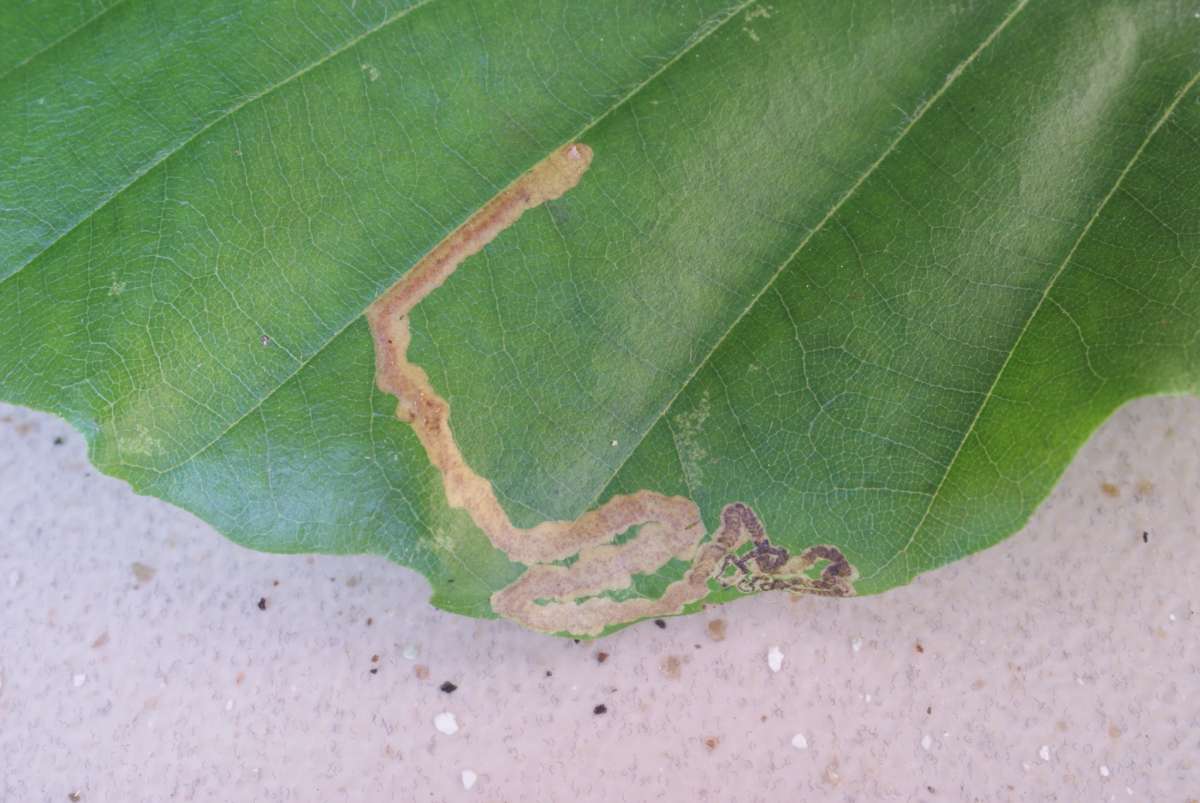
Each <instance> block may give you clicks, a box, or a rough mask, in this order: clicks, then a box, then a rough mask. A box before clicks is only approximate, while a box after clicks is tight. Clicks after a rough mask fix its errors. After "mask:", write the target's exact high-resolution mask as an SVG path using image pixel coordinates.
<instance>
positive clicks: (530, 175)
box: [367, 143, 857, 635]
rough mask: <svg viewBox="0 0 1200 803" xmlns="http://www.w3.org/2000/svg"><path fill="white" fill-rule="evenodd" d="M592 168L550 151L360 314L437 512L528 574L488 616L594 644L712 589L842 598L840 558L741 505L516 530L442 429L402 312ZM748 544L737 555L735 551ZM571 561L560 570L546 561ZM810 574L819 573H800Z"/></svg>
mask: <svg viewBox="0 0 1200 803" xmlns="http://www.w3.org/2000/svg"><path fill="white" fill-rule="evenodd" d="M591 160H592V150H591V148H589V147H588V146H587V145H584V144H582V143H572V144H569V145H566V146H564V147H562V148H560V149H558V150H557V151H555V152H554V153H552V154H550V155H549V156H548V157H547V158H546V159H545V160H543V161H542V162H540V163H539V164H538V165H536V166H535V167H534V168H532V169H531V170H530V171H529V172H527V173H526V174H525V175H523V176H522V177H521V178H519V179H518V180H517V181H515V182H514V183H513V184H511V185H510V186H509V187H507V188H506V189H505V190H503V191H502V192H500V193H499V194H498V195H497V196H496V197H494V198H493V199H492V200H491V201H490V202H489V203H487V204H486V205H485V206H484V207H483V208H481V209H480V210H479V211H478V212H476V213H475V214H474V215H472V216H471V218H470V219H469V220H467V221H466V222H465V223H464V224H463V225H462V226H460V227H459V228H458V229H456V230H455V231H454V232H453V233H451V234H450V235H449V236H447V237H446V238H445V239H444V240H443V241H442V242H441V243H439V244H438V245H437V246H436V247H435V248H434V249H433V250H432V251H430V252H429V254H428V255H426V256H425V257H424V258H423V259H422V260H421V261H420V262H418V263H417V264H416V265H415V266H414V267H413V268H412V270H410V271H409V272H408V273H407V274H406V275H405V276H404V277H403V278H402V279H400V280H399V281H398V282H396V284H394V285H393V286H392V287H391V288H390V289H389V290H388V291H387V292H386V293H385V294H384V295H383V296H382V297H381V298H379V299H378V300H377V301H376V302H375V303H374V304H372V305H371V307H370V308H368V310H367V320H368V323H369V324H370V328H371V334H372V337H373V339H374V342H375V361H376V382H377V384H378V386H379V388H380V389H381V390H383V391H384V392H386V393H389V394H391V395H393V396H395V397H396V398H397V400H398V404H397V407H396V416H397V418H399V419H400V420H401V421H404V422H406V423H408V424H409V425H410V426H411V427H412V428H413V431H414V432H415V433H416V435H417V438H418V439H419V440H420V442H421V444H422V446H423V447H424V449H425V451H426V453H427V454H428V456H429V460H430V462H431V463H432V465H433V466H434V467H435V468H436V469H437V471H438V472H439V474H440V475H441V478H442V482H443V487H444V490H445V493H446V500H447V502H448V504H449V505H450V506H451V507H452V508H457V509H460V510H464V511H466V512H467V514H468V515H470V517H471V520H472V521H473V522H474V523H475V525H476V526H477V527H479V528H480V529H481V530H482V531H483V532H484V533H485V534H486V535H487V537H488V538H489V540H490V541H491V543H492V544H493V545H494V546H495V547H496V548H497V549H499V550H501V551H502V552H504V553H505V554H506V555H507V556H508V557H509V558H510V559H511V560H514V561H517V562H519V563H522V564H525V565H526V566H527V567H528V568H527V569H526V571H525V572H524V573H523V574H522V575H521V576H520V577H518V578H517V579H516V580H515V581H513V582H512V583H511V584H509V585H508V586H506V587H505V588H502V589H500V590H499V591H497V592H495V593H494V594H493V595H492V598H491V603H492V607H493V609H494V610H495V611H496V613H498V614H500V615H501V616H505V617H508V618H510V619H513V620H515V621H517V622H519V623H521V624H523V625H525V626H527V627H529V628H532V629H535V630H540V631H545V632H569V633H573V634H579V635H598V634H600V633H602V632H603V631H604V629H605V628H607V627H610V626H612V625H617V624H621V623H625V622H631V621H635V620H638V619H644V618H649V617H655V616H664V615H669V614H675V613H680V612H681V611H682V610H683V609H684V607H685V606H687V605H688V604H691V603H695V602H698V601H699V600H702V599H703V598H705V597H706V596H708V594H709V593H710V592H711V591H713V590H714V588H719V587H736V588H738V589H739V590H742V591H753V590H765V589H786V590H789V591H793V592H806V593H817V594H825V595H831V596H846V595H850V594H853V593H854V588H853V585H852V581H853V579H854V578H855V577H856V576H857V572H856V571H855V570H854V568H853V567H852V566H851V565H850V564H849V563H848V562H847V561H846V559H845V557H844V556H843V555H842V553H841V552H840V551H839V550H837V549H836V548H835V547H831V546H816V547H810V548H809V549H808V550H806V551H805V552H804V553H802V554H800V555H797V556H789V554H788V552H787V550H785V549H783V548H781V547H777V546H773V545H772V544H771V543H770V541H769V539H768V538H767V536H766V533H765V531H764V528H763V525H762V523H761V521H759V519H758V516H757V515H756V514H755V513H754V511H752V510H751V509H750V508H749V506H747V505H745V504H744V503H742V502H734V503H732V504H729V505H727V506H726V507H725V508H724V510H723V511H722V513H721V524H720V527H719V528H718V529H717V531H716V532H715V533H713V535H712V537H711V538H708V539H707V540H706V536H707V532H706V530H705V527H704V523H703V520H702V519H701V515H700V509H699V507H698V506H697V505H696V503H695V502H693V501H692V500H690V499H686V498H684V497H680V496H665V495H663V494H659V493H656V492H653V491H648V490H643V491H639V492H637V493H634V494H627V495H623V496H616V497H613V498H612V499H610V500H609V501H607V502H606V503H605V504H603V505H601V506H600V507H598V508H596V509H595V510H590V511H587V512H585V513H584V514H582V515H581V516H580V517H579V518H577V519H575V520H574V521H546V522H542V523H541V524H538V525H536V526H534V527H530V528H520V527H516V526H514V525H513V523H512V521H511V520H510V519H509V517H508V515H507V514H506V513H505V511H504V509H503V507H502V506H501V505H500V503H499V501H498V499H497V498H496V494H495V491H494V490H493V488H492V484H491V482H490V481H489V480H487V479H486V478H485V477H482V476H480V475H479V474H478V473H476V472H475V471H474V470H473V469H472V468H471V467H470V466H469V465H468V464H467V462H466V460H465V459H464V457H463V455H462V452H461V451H460V450H459V448H458V444H457V443H456V442H455V439H454V434H453V432H452V430H451V427H450V407H449V404H448V403H447V401H446V400H445V399H443V398H442V397H441V396H440V395H438V393H437V391H436V390H434V388H433V386H432V384H431V383H430V381H429V377H428V375H427V374H426V373H425V371H424V369H422V368H421V367H420V366H418V365H415V364H413V363H411V362H409V361H408V357H407V353H408V346H409V343H410V339H411V335H410V332H409V319H408V315H409V313H410V312H411V311H412V310H413V308H414V307H415V306H416V305H417V304H419V303H420V302H421V300H422V299H424V298H425V297H426V296H428V295H429V294H430V293H432V292H433V291H434V290H436V289H437V288H438V287H440V286H441V285H442V284H443V283H444V282H445V281H446V279H447V278H448V277H449V276H450V275H451V274H452V273H453V272H454V271H455V270H456V269H457V268H458V266H459V265H461V264H462V262H463V261H464V260H465V259H467V258H468V257H470V256H472V255H473V254H476V253H478V252H479V251H481V250H482V249H483V248H484V247H485V246H486V245H487V244H488V243H490V242H491V241H492V240H493V239H495V237H496V236H497V235H499V234H500V232H502V231H504V230H505V229H506V228H508V227H509V226H511V225H512V224H513V223H515V222H516V221H517V219H518V218H520V217H521V215H522V214H524V212H526V211H527V210H529V209H533V208H534V207H537V206H539V205H540V204H542V203H544V202H546V201H549V200H553V199H555V198H558V197H560V196H562V195H563V194H564V193H565V192H567V191H568V190H570V189H571V188H572V187H574V186H575V185H576V184H577V183H578V182H579V180H580V179H581V178H582V177H583V174H584V173H585V172H586V171H587V169H588V166H589V165H590V164H591ZM631 528H638V531H637V535H636V537H634V538H631V539H629V540H626V541H624V542H623V543H620V544H617V543H614V541H615V540H616V539H617V537H618V536H620V535H621V534H623V533H625V532H627V531H628V530H630V529H631ZM747 545H748V551H744V552H743V554H740V555H739V554H737V553H738V550H739V549H741V548H742V547H744V546H747ZM572 557H574V558H575V560H574V561H573V562H572V563H571V564H570V565H569V566H566V565H560V564H558V563H556V561H563V560H565V559H567V558H572ZM672 559H678V560H682V561H686V562H688V563H690V568H689V569H688V571H687V572H686V574H685V575H684V576H683V577H682V578H681V579H679V580H677V581H675V582H673V583H671V584H670V585H669V586H668V587H667V589H666V590H665V591H664V592H663V594H662V596H661V597H658V598H657V599H648V598H635V599H627V600H616V599H612V598H610V597H608V596H604V595H605V594H606V593H607V592H611V591H615V590H619V589H623V588H627V587H628V586H629V585H630V583H631V582H632V578H633V576H634V575H636V574H648V573H652V572H654V571H655V570H657V569H659V568H661V567H662V566H664V565H665V564H666V563H668V562H669V561H670V560H672ZM819 564H823V565H819ZM817 568H819V569H820V573H819V575H817V576H816V577H813V576H810V575H811V573H812V572H813V571H814V570H815V569H817ZM713 584H716V585H715V586H714V585H713Z"/></svg>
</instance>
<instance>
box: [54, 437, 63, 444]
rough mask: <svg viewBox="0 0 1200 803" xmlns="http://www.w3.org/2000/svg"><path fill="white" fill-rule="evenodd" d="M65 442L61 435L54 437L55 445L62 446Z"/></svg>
mask: <svg viewBox="0 0 1200 803" xmlns="http://www.w3.org/2000/svg"><path fill="white" fill-rule="evenodd" d="M64 443H65V441H64V440H63V439H62V436H61V435H60V436H59V437H57V438H55V439H54V445H55V446H62V445H63V444H64Z"/></svg>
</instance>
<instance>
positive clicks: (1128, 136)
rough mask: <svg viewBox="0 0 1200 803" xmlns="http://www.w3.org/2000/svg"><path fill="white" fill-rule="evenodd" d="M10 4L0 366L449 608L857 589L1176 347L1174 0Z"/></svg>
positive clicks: (1106, 410) (137, 463)
mask: <svg viewBox="0 0 1200 803" xmlns="http://www.w3.org/2000/svg"><path fill="white" fill-rule="evenodd" d="M0 40H2V41H4V42H5V43H6V52H5V55H4V57H3V60H0V123H2V125H0V167H2V169H0V395H2V396H3V398H5V399H6V400H10V401H15V402H17V403H20V404H26V405H29V406H33V407H37V408H41V409H46V410H50V411H53V412H56V413H58V414H60V415H62V416H64V417H65V418H66V419H67V420H68V421H70V422H71V423H72V424H73V425H74V426H76V427H77V428H79V429H80V430H81V431H83V432H84V434H85V435H86V436H87V437H88V440H89V444H90V449H91V457H92V460H93V461H94V462H95V463H96V465H97V466H98V467H99V468H100V469H102V470H103V471H105V472H108V473H110V474H113V475H115V476H119V477H122V478H124V479H126V480H127V481H128V482H129V483H130V484H131V485H132V486H133V487H134V488H135V489H136V490H138V491H139V492H141V493H147V494H153V495H155V496H159V497H161V498H163V499H166V500H169V501H171V502H173V503H175V504H177V505H180V506H181V507H184V508H186V509H188V510H191V511H193V512H195V513H197V514H198V515H200V516H201V517H203V518H204V519H206V520H208V521H209V522H211V523H212V524H213V525H214V526H216V527H217V528H218V529H219V530H221V531H222V532H223V533H225V534H226V535H228V536H229V537H230V538H233V539H235V540H237V541H239V542H241V543H244V544H246V545H249V546H251V547H255V548H258V549H264V550H271V551H280V552H296V551H323V552H364V551H370V552H378V553H381V554H384V555H387V556H389V557H391V558H392V559H394V560H396V561H397V562H399V563H402V564H404V565H407V566H411V567H413V568H415V569H417V570H418V571H420V572H422V573H423V574H425V575H426V577H428V579H429V581H430V583H431V585H432V588H433V602H434V603H435V604H437V605H439V606H441V607H443V608H446V609H448V610H453V611H458V612H461V613H465V614H469V615H474V616H493V615H497V614H498V613H499V614H503V615H508V616H512V617H514V618H516V619H517V620H518V621H521V622H522V623H524V624H526V625H528V626H532V627H537V628H539V629H544V630H549V631H557V632H573V633H577V634H595V633H598V632H601V631H603V630H606V629H611V628H613V627H617V626H620V625H622V624H624V623H627V622H629V621H632V620H636V619H639V618H643V617H646V616H657V615H666V614H671V613H677V612H680V611H684V610H694V609H695V608H697V607H698V606H699V605H701V604H704V603H706V602H719V601H724V600H727V599H731V598H734V597H736V596H738V595H740V594H743V593H752V592H754V591H757V590H763V589H770V588H784V589H791V590H794V591H798V592H813V593H824V594H833V595H843V594H848V593H858V594H864V593H875V592H879V591H883V590H885V589H887V588H891V587H893V586H896V585H899V584H903V583H905V582H908V581H909V580H911V579H912V578H913V577H914V576H915V575H916V574H918V573H920V572H923V571H927V570H929V569H932V568H934V567H937V566H939V565H942V564H944V563H947V562H949V561H952V560H955V559H958V558H960V557H962V556H964V555H966V554H969V553H971V552H974V551H977V550H979V549H982V548H984V547H987V546H989V545H991V544H994V543H996V542H997V541H998V540H1000V539H1001V538H1003V537H1005V536H1006V535H1008V534H1010V533H1012V532H1014V531H1015V530H1017V529H1018V528H1019V527H1021V525H1022V524H1023V523H1024V522H1025V521H1026V519H1027V518H1028V517H1029V515H1030V514H1031V513H1032V511H1033V510H1034V508H1035V507H1036V506H1037V504H1038V503H1039V502H1040V501H1041V500H1042V499H1043V498H1045V496H1046V495H1047V494H1048V493H1049V491H1050V489H1051V487H1052V486H1053V484H1054V482H1055V481H1056V480H1057V478H1058V477H1059V476H1060V474H1061V473H1062V471H1063V469H1064V468H1065V466H1066V464H1067V463H1068V461H1069V460H1070V459H1071V457H1072V455H1073V454H1074V453H1075V451H1076V450H1077V449H1078V448H1079V446H1080V445H1081V444H1082V442H1083V441H1084V440H1085V439H1086V438H1087V437H1088V435H1089V434H1090V433H1091V432H1092V431H1093V430H1094V429H1095V428H1096V427H1097V426H1098V425H1099V424H1100V423H1101V422H1102V421H1103V420H1104V419H1105V418H1106V417H1107V416H1108V415H1110V414H1111V413H1112V411H1113V410H1114V409H1115V408H1116V407H1118V406H1119V405H1121V404H1123V403H1124V402H1125V401H1127V400H1129V399H1132V398H1134V397H1137V396H1142V395H1147V394H1162V393H1196V392H1197V389H1198V387H1200V269H1198V265H1200V224H1198V222H1200V215H1198V212H1200V159H1198V158H1197V156H1198V153H1200V90H1198V88H1197V81H1198V79H1200V46H1198V45H1197V43H1198V42H1200V19H1198V18H1197V17H1196V14H1195V11H1194V9H1193V7H1192V6H1185V5H1184V4H1183V3H1181V2H1175V1H1173V0H1141V2H1116V1H1115V0H1114V2H1094V1H1093V0H1078V1H1077V2H1067V0H1055V1H1051V0H1027V2H1013V1H1012V0H1005V1H1004V2H998V1H997V2H977V3H972V4H967V5H965V6H964V5H962V4H956V5H949V4H946V3H943V2H914V3H903V4H893V3H883V2H866V3H852V4H851V3H844V4H843V3H810V2H783V1H782V0H776V2H774V3H759V2H750V3H745V2H730V0H694V2H690V3H687V4H682V3H675V2H670V3H667V2H663V3H649V2H645V0H606V2H603V3H597V2H569V1H568V0H536V1H534V0H529V1H528V2H526V0H519V1H517V2H514V1H513V0H508V2H492V1H491V0H473V1H470V2H469V1H467V0H424V1H423V2H421V1H417V2H368V1H367V0H358V1H357V2H352V3H348V4H347V3H332V2H318V1H317V0H287V2H283V0H263V2H256V3H251V4H247V3H243V2H240V0H224V1H223V2H212V3H204V4H200V3H195V4H193V3H169V2H165V1H160V0H142V1H138V0H124V1H122V0H113V2H108V3H106V4H105V3H94V4H90V5H88V4H84V5H83V6H82V7H81V6H80V4H78V3H65V2H57V1H56V0H44V1H43V2H40V3H25V4H16V5H14V4H9V5H6V6H5V7H3V8H2V9H0ZM589 156H590V166H589V165H588V164H587V157H589ZM572 159H574V160H583V161H575V162H572V161H569V160H572ZM567 173H570V174H571V175H570V177H569V180H567V179H565V178H563V177H564V176H565V175H566V174H567ZM547 188H549V189H547ZM522 211H523V212H524V214H519V213H520V212H522ZM518 217H519V219H518ZM475 252H478V253H475ZM456 268H457V269H456ZM422 276H427V277H433V278H432V279H430V281H432V284H430V285H428V286H422V285H420V277H422ZM434 279H436V281H434ZM398 281H399V282H400V284H399V285H397V286H396V289H394V290H393V292H392V293H390V294H387V295H386V296H385V293H387V291H388V288H389V287H392V286H393V284H394V283H396V282H398ZM439 283H440V284H439ZM434 285H436V286H434ZM381 297H383V298H384V300H383V301H379V302H378V303H377V304H376V305H375V306H374V307H372V315H373V317H372V319H371V324H372V325H369V324H368V321H367V318H366V317H365V316H364V311H365V310H366V309H367V308H368V306H370V305H372V303H373V302H376V300H377V299H380V298H381ZM397 299H399V302H398V301H397ZM401 302H402V303H401ZM389 304H391V305H392V306H388V305H389ZM397 304H399V306H397ZM373 332H374V334H375V336H376V338H381V339H380V340H379V342H380V345H381V348H380V354H379V355H378V359H379V368H380V371H379V373H378V376H377V375H376V374H377V371H376V359H377V355H376V354H375V350H374V347H373V340H372V333H373ZM401 332H403V334H404V337H405V338H406V339H407V338H411V342H405V343H404V344H403V347H400V346H397V345H396V344H395V343H391V344H390V345H389V341H388V337H387V336H388V334H399V333H401ZM393 393H398V394H399V395H400V397H401V404H400V407H399V411H398V412H399V416H397V414H396V413H397V398H396V397H394V396H393V395H392V394H393ZM442 403H444V405H445V407H440V406H439V405H440V404H442ZM448 494H449V496H448Z"/></svg>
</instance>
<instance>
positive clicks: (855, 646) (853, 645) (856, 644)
mask: <svg viewBox="0 0 1200 803" xmlns="http://www.w3.org/2000/svg"><path fill="white" fill-rule="evenodd" d="M850 649H852V650H854V651H855V652H858V651H859V650H861V649H862V639H860V638H856V639H854V641H852V642H850Z"/></svg>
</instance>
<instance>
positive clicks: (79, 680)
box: [71, 672, 87, 689]
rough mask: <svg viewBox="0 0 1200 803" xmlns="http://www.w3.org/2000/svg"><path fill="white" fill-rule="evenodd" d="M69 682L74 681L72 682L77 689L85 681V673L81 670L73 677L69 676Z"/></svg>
mask: <svg viewBox="0 0 1200 803" xmlns="http://www.w3.org/2000/svg"><path fill="white" fill-rule="evenodd" d="M71 682H72V683H74V684H75V688H77V689H78V688H79V687H80V686H82V685H83V684H84V683H87V675H85V674H83V673H82V672H80V673H79V674H78V675H76V676H75V677H73V678H71Z"/></svg>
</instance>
